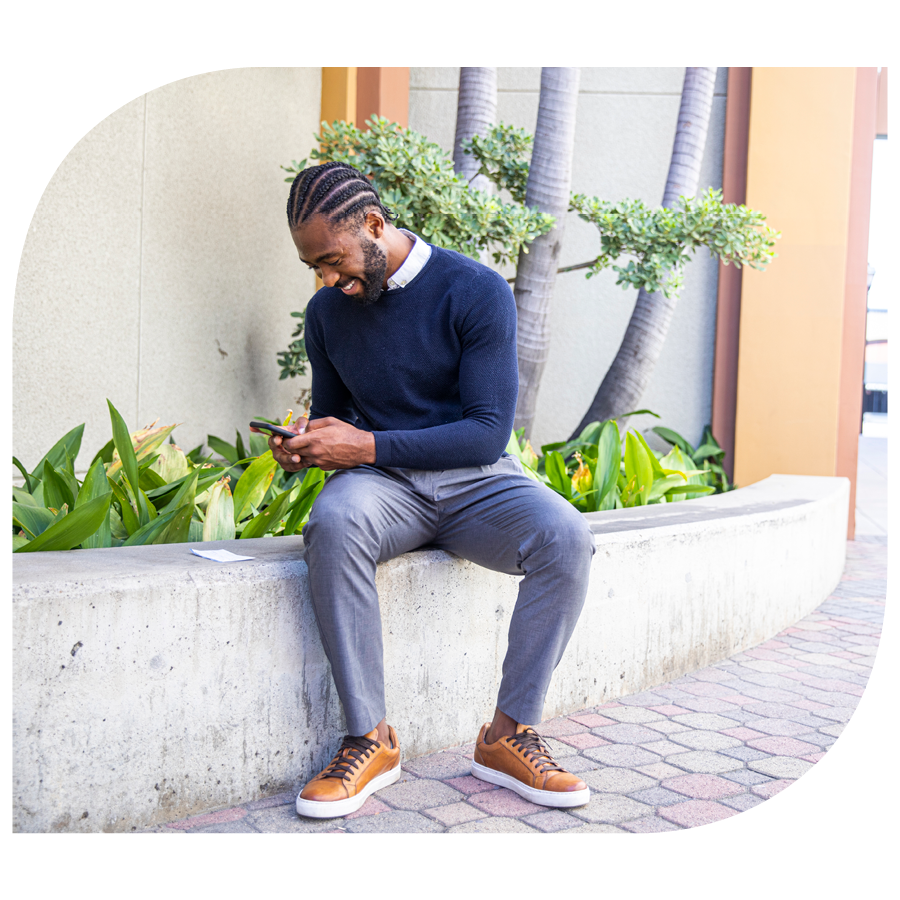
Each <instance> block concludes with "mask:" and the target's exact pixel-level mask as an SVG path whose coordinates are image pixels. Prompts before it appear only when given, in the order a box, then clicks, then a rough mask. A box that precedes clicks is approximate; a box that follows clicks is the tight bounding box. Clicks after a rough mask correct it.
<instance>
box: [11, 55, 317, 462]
mask: <svg viewBox="0 0 900 900" xmlns="http://www.w3.org/2000/svg"><path fill="white" fill-rule="evenodd" d="M320 90H321V76H320V69H319V68H318V67H315V68H248V69H231V70H225V71H219V72H210V73H207V74H203V75H197V76H194V77H192V78H187V79H184V80H182V81H178V82H174V83H172V84H168V85H165V86H164V87H161V88H159V89H157V90H155V91H152V92H150V93H149V94H146V95H145V96H143V97H139V98H137V99H135V100H134V101H132V102H131V103H129V104H127V105H126V106H123V107H122V108H121V109H118V110H116V111H115V112H114V113H112V114H111V115H110V116H109V117H107V118H106V119H104V120H103V121H102V122H100V123H99V124H98V125H97V126H96V127H95V128H93V129H92V130H91V131H90V132H89V133H88V134H87V135H85V137H84V138H83V139H82V140H81V141H79V142H78V144H77V145H76V146H75V147H74V148H73V149H72V151H71V152H70V153H69V154H68V156H67V157H66V158H65V159H64V160H63V162H62V163H61V165H60V166H59V168H58V169H57V171H56V173H55V174H54V176H53V178H52V179H51V181H50V184H49V185H48V186H47V189H46V191H45V193H44V195H43V197H42V198H41V201H40V204H39V205H38V208H37V210H36V211H35V214H34V218H33V220H32V223H31V227H30V229H29V233H28V239H27V241H26V244H25V248H24V252H23V254H22V262H21V265H20V269H19V277H18V282H17V286H16V300H15V307H14V313H13V372H14V378H13V452H14V453H15V454H16V455H17V456H18V457H19V458H20V459H21V460H22V461H23V463H25V465H26V466H27V467H29V468H31V467H32V466H34V465H35V464H36V463H37V462H38V460H39V459H40V457H41V455H42V454H43V453H44V452H46V451H47V450H48V449H49V447H50V445H51V443H52V442H53V441H54V440H56V439H57V438H58V437H60V436H61V435H62V434H63V433H64V432H65V431H67V430H68V429H69V428H71V427H73V426H75V425H77V424H79V423H80V422H85V423H86V428H85V435H84V443H83V445H82V446H83V450H82V453H81V456H80V458H79V468H82V469H83V468H84V466H86V465H87V463H88V462H89V461H90V458H91V456H92V455H93V454H94V453H95V452H96V450H98V449H99V448H100V447H101V446H102V445H103V444H104V443H106V441H107V440H108V439H109V437H110V427H109V415H108V412H107V407H106V402H105V400H106V398H107V397H108V398H109V399H111V400H112V401H113V403H114V404H115V405H116V407H117V408H118V409H119V411H120V412H121V413H122V414H123V416H124V417H125V419H126V421H127V423H128V425H129V426H130V427H133V428H137V427H139V426H140V425H143V424H146V423H147V422H150V421H152V420H153V419H156V418H157V417H160V419H161V422H163V423H171V422H181V423H183V424H182V425H181V426H180V427H179V428H178V429H177V431H176V432H175V439H176V441H177V442H178V443H179V445H180V446H182V447H183V448H184V449H186V450H187V449H189V448H191V447H193V446H195V445H196V444H198V443H200V442H201V441H203V440H204V439H205V437H206V435H207V434H208V433H212V434H218V435H220V436H221V437H225V438H226V439H229V440H232V441H233V440H234V431H235V428H236V427H238V426H241V428H242V431H243V432H244V434H246V433H247V430H248V429H247V423H248V422H249V420H250V418H251V417H253V416H254V415H257V414H262V415H267V416H275V415H284V414H285V411H286V409H287V408H288V407H290V406H294V407H295V401H296V398H297V395H298V393H299V390H300V388H301V387H303V386H304V385H306V384H308V378H307V379H303V381H302V382H301V381H300V380H298V379H290V380H288V381H279V380H278V374H279V371H280V370H279V367H278V365H277V361H276V357H275V354H276V352H277V351H278V350H281V349H284V348H286V346H287V344H288V343H289V341H290V334H291V331H292V328H293V322H294V320H293V319H291V317H290V312H291V311H292V310H295V309H300V308H302V306H303V305H304V304H305V303H306V300H307V299H308V298H309V297H310V296H311V294H312V292H313V289H314V280H313V277H312V273H311V272H309V271H308V270H307V269H306V267H305V266H303V265H302V264H300V263H299V261H298V260H297V255H296V250H295V249H294V247H293V244H292V243H291V240H290V235H289V233H288V229H287V227H286V224H285V214H284V207H285V203H286V200H287V193H288V185H287V184H286V183H285V182H284V172H282V171H281V169H279V165H281V164H282V163H288V162H289V161H290V160H291V159H296V158H302V157H303V156H304V155H306V153H307V152H308V150H309V148H310V145H311V143H312V140H311V139H312V134H313V133H314V132H315V130H316V128H317V125H318V120H319V104H320Z"/></svg>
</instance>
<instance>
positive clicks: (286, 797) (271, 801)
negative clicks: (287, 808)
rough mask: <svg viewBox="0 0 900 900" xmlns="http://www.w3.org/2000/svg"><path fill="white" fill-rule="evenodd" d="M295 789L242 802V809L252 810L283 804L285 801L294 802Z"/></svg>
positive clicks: (295, 798) (295, 796)
mask: <svg viewBox="0 0 900 900" xmlns="http://www.w3.org/2000/svg"><path fill="white" fill-rule="evenodd" d="M297 793H298V792H297V791H284V792H283V793H281V794H275V796H274V797H263V798H262V799H261V800H251V801H250V802H249V803H245V804H244V809H246V810H247V811H248V812H252V811H253V810H257V809H268V808H269V807H270V806H283V805H284V804H285V803H295V802H296V801H297Z"/></svg>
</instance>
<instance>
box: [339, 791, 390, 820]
mask: <svg viewBox="0 0 900 900" xmlns="http://www.w3.org/2000/svg"><path fill="white" fill-rule="evenodd" d="M390 810H391V808H390V806H387V805H386V804H384V803H382V802H381V801H380V800H379V799H378V798H377V797H374V796H373V797H368V798H367V799H366V802H365V803H363V805H362V806H361V807H360V808H359V809H358V810H357V811H356V812H352V813H350V814H349V815H346V816H344V818H345V819H358V818H359V817H360V816H377V815H378V814H379V813H383V812H390Z"/></svg>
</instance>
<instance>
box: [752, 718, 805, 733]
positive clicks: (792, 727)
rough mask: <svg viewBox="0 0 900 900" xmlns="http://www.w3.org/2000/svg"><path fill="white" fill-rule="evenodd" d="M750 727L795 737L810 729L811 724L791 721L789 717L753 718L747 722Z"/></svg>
mask: <svg viewBox="0 0 900 900" xmlns="http://www.w3.org/2000/svg"><path fill="white" fill-rule="evenodd" d="M746 724H747V727H748V728H752V729H753V730H754V731H764V732H765V733H766V734H777V735H781V736H782V737H794V736H795V735H798V734H803V732H804V731H809V726H808V725H804V724H802V723H800V722H791V721H789V720H788V719H760V718H756V719H751V720H750V721H749V722H747V723H746Z"/></svg>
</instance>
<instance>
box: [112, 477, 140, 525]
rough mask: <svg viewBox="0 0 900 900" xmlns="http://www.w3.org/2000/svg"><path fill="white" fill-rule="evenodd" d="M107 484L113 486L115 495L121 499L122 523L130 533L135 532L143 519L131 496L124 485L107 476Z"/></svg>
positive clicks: (117, 498)
mask: <svg viewBox="0 0 900 900" xmlns="http://www.w3.org/2000/svg"><path fill="white" fill-rule="evenodd" d="M107 484H108V485H109V486H110V487H111V488H112V492H113V495H114V496H115V498H116V500H118V501H119V507H120V509H121V515H122V525H123V526H124V527H125V530H126V531H127V532H128V534H129V535H131V534H134V533H135V532H136V531H137V530H138V529H139V528H140V527H141V520H140V519H139V518H138V514H137V512H135V509H134V506H133V505H132V503H131V498H130V497H129V496H128V493H127V491H126V490H125V488H123V487H122V485H120V484H118V483H117V482H115V481H112V480H110V479H109V478H107Z"/></svg>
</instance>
